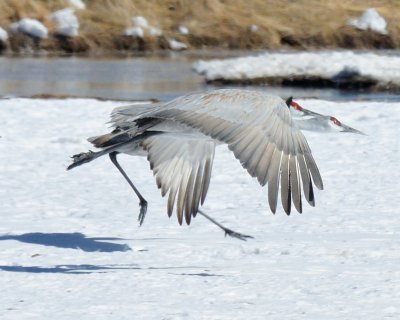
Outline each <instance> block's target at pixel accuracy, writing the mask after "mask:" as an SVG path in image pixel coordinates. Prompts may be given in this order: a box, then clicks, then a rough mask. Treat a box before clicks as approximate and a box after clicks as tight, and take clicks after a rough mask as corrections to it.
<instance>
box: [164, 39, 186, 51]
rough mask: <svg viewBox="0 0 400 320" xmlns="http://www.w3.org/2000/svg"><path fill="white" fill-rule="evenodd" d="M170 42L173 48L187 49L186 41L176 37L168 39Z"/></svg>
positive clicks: (177, 49)
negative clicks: (178, 39)
mask: <svg viewBox="0 0 400 320" xmlns="http://www.w3.org/2000/svg"><path fill="white" fill-rule="evenodd" d="M168 44H169V48H170V49H171V50H176V51H180V50H186V49H187V45H186V44H185V43H183V42H180V41H177V40H175V39H168Z"/></svg>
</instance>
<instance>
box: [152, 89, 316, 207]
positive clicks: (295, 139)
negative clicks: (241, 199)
mask: <svg viewBox="0 0 400 320" xmlns="http://www.w3.org/2000/svg"><path fill="white" fill-rule="evenodd" d="M153 116H154V117H159V118H162V119H169V120H174V121H178V122H182V123H185V124H186V125H189V126H191V127H193V128H196V129H198V130H200V131H201V132H202V133H204V134H206V135H209V136H211V137H212V138H214V139H216V140H219V141H222V142H225V143H227V144H228V147H229V149H230V150H231V151H232V152H233V153H234V155H235V157H236V158H237V159H239V161H240V162H241V164H242V166H243V167H244V168H245V169H247V171H248V172H249V174H250V175H251V176H253V177H256V178H257V179H258V181H259V183H260V184H261V185H262V186H264V185H265V184H267V183H268V188H269V192H268V199H269V204H270V208H271V210H272V211H273V212H275V210H276V202H277V198H278V190H279V184H281V201H282V205H283V208H284V210H285V211H286V213H287V214H289V213H290V210H291V206H290V204H291V202H292V201H293V203H294V205H295V207H296V209H297V210H298V211H299V212H301V211H302V204H301V187H300V186H301V183H300V182H301V181H302V185H303V190H304V195H305V197H306V199H307V201H308V202H309V203H310V204H311V205H314V204H315V202H314V194H313V191H312V181H311V178H310V177H312V180H313V182H314V184H315V185H316V187H317V188H319V189H323V183H322V179H321V175H320V173H319V170H318V167H317V165H316V163H315V161H314V159H313V157H312V154H311V150H310V148H309V146H308V144H307V141H306V139H305V137H304V135H303V134H302V133H301V131H300V130H299V129H298V128H297V127H296V125H295V124H294V122H293V120H292V118H291V115H290V112H289V109H288V107H287V106H286V104H285V102H284V101H283V100H282V99H280V98H279V97H275V96H269V95H265V94H263V93H260V92H256V91H245V90H234V89H228V90H218V91H214V92H211V93H209V94H193V95H189V96H184V97H181V98H178V99H175V100H173V101H172V102H170V103H167V104H165V105H164V106H163V107H162V108H160V109H159V111H156V112H155V114H153Z"/></svg>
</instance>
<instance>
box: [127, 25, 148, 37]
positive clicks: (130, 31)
mask: <svg viewBox="0 0 400 320" xmlns="http://www.w3.org/2000/svg"><path fill="white" fill-rule="evenodd" d="M123 34H124V35H125V36H131V37H137V38H143V37H144V31H143V28H141V27H132V28H126V29H125V30H124V32H123Z"/></svg>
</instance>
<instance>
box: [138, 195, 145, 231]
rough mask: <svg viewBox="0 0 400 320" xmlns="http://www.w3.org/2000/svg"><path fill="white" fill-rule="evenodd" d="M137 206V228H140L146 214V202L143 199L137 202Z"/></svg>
mask: <svg viewBox="0 0 400 320" xmlns="http://www.w3.org/2000/svg"><path fill="white" fill-rule="evenodd" d="M139 205H140V212H139V216H138V221H139V226H141V225H142V224H143V221H144V218H145V217H146V213H147V201H146V200H144V199H143V200H141V201H140V202H139Z"/></svg>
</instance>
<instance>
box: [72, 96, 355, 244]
mask: <svg viewBox="0 0 400 320" xmlns="http://www.w3.org/2000/svg"><path fill="white" fill-rule="evenodd" d="M290 107H292V109H293V110H294V111H295V113H296V114H297V116H298V117H299V118H300V119H301V118H303V119H304V118H305V117H307V119H308V121H309V120H310V119H311V120H312V121H313V123H312V127H315V124H317V127H318V120H320V121H321V122H320V124H319V127H322V128H323V127H324V126H326V125H329V126H331V124H330V123H329V122H332V121H333V120H332V119H334V120H336V121H337V119H336V118H333V117H329V116H323V115H319V114H317V113H313V112H311V111H308V110H306V109H303V108H301V107H300V106H299V105H298V104H297V103H295V102H294V101H292V100H291V99H288V100H287V101H286V102H285V101H284V100H282V99H281V98H279V97H276V96H270V95H267V94H265V93H262V92H258V91H250V90H239V89H221V90H214V91H210V92H206V93H194V94H189V95H185V96H182V97H179V98H176V99H174V100H172V101H170V102H166V103H158V104H153V105H149V106H146V105H143V106H126V107H119V108H116V109H115V110H114V111H113V112H112V114H111V123H112V124H113V126H114V130H113V131H112V132H111V133H108V134H105V135H101V136H97V137H93V138H89V139H88V140H89V141H90V142H91V143H92V144H93V145H94V146H95V147H97V148H100V149H101V151H99V152H91V151H90V152H88V153H81V154H78V155H75V156H74V157H73V158H74V163H73V164H72V165H70V166H69V167H68V169H71V168H73V167H76V166H78V165H80V164H83V163H85V162H89V161H92V160H93V159H95V158H97V157H99V156H102V155H105V154H109V156H110V158H111V160H112V162H113V163H114V164H115V165H116V166H117V168H118V169H119V170H120V172H121V173H122V174H123V175H124V177H125V179H127V181H128V183H129V184H130V185H131V187H132V188H133V189H134V191H135V193H136V194H137V195H138V197H139V199H140V205H141V212H140V215H139V220H140V222H141V223H142V222H143V219H144V215H145V213H146V210H147V202H146V200H144V198H143V197H142V195H141V194H140V193H139V191H138V190H137V189H136V187H135V186H134V185H133V183H132V182H131V181H130V179H129V178H128V177H127V175H126V174H125V172H124V171H123V170H122V168H121V167H120V166H119V164H118V162H117V160H116V156H117V154H118V153H126V154H129V155H135V156H136V155H137V156H147V159H148V160H149V162H150V168H151V169H152V170H153V173H154V175H155V178H156V183H157V186H158V187H159V188H160V189H161V194H162V196H165V195H167V194H168V208H167V212H168V215H169V216H171V215H172V212H173V209H174V207H176V214H177V217H178V221H179V223H180V224H182V221H183V218H185V220H186V223H187V224H189V223H190V221H191V218H192V217H194V216H196V214H197V213H201V214H202V215H204V216H206V217H207V218H208V219H210V220H212V221H213V222H214V223H216V222H215V221H214V220H213V219H212V218H210V217H208V216H207V215H205V214H204V213H203V212H202V211H201V210H200V209H199V207H200V206H201V205H202V204H203V203H204V200H205V198H206V195H207V191H208V186H209V183H210V178H211V169H212V163H213V159H214V152H215V147H216V145H217V144H220V143H225V144H227V145H228V147H229V149H230V150H231V151H232V152H233V154H234V155H235V157H236V158H237V159H238V160H239V161H240V162H241V164H242V166H243V167H244V168H245V169H246V170H247V171H248V173H249V174H250V175H251V176H253V177H255V178H257V180H258V181H259V183H260V185H261V186H264V185H266V184H268V202H269V205H270V208H271V211H272V212H275V211H276V207H277V201H278V192H279V186H280V191H281V202H282V206H283V208H284V210H285V212H286V213H287V214H289V213H290V212H291V204H292V203H293V204H294V206H295V208H296V210H297V211H299V212H302V193H303V194H304V197H305V199H306V200H307V202H308V203H309V204H310V205H311V206H314V205H315V201H314V191H313V184H314V185H315V186H316V187H317V188H318V189H323V184H322V179H321V175H320V173H319V170H318V167H317V165H316V163H315V161H314V159H313V157H312V154H311V150H310V148H309V146H308V144H307V141H306V139H305V137H304V135H303V134H302V133H301V131H300V130H299V128H298V127H297V126H296V123H295V122H294V118H293V117H292V115H291V112H290ZM307 119H306V120H307ZM326 122H328V123H326ZM303 123H306V122H303ZM337 123H339V124H340V127H341V128H342V129H343V130H342V131H352V132H357V130H355V129H352V128H350V127H347V126H344V125H342V124H341V123H340V122H339V121H337ZM337 123H334V124H333V125H336V126H338V125H337ZM357 133H360V132H357ZM217 224H218V223H217ZM219 226H220V227H222V226H221V225H219ZM222 228H224V227H222ZM224 230H225V229H224ZM227 230H229V229H227ZM227 230H225V232H227ZM229 231H231V230H229ZM227 233H228V234H229V232H227ZM230 235H232V234H230ZM233 235H234V236H237V235H239V236H238V237H239V238H243V235H240V234H237V233H236V235H235V233H234V232H233ZM244 237H247V236H244Z"/></svg>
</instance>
